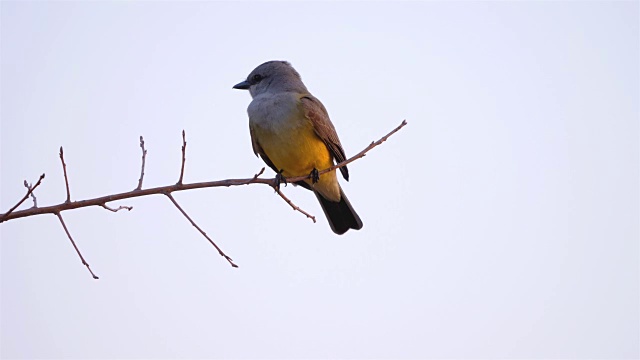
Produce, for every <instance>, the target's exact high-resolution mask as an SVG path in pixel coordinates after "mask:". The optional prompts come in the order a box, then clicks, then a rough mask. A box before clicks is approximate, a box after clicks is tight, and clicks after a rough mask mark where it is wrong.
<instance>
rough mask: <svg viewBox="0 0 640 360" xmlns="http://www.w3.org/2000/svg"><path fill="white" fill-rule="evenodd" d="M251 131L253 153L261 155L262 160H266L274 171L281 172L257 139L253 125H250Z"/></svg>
mask: <svg viewBox="0 0 640 360" xmlns="http://www.w3.org/2000/svg"><path fill="white" fill-rule="evenodd" d="M249 133H250V134H251V146H252V147H253V153H254V154H256V156H260V157H261V158H262V161H264V163H265V164H267V165H268V166H269V167H270V168H272V169H273V171H275V172H280V170H279V169H278V168H276V166H275V165H273V162H271V160H270V159H269V157H268V156H267V154H266V153H265V152H264V150H262V146H260V144H259V143H258V141H257V140H256V137H255V136H253V129H252V128H251V127H249Z"/></svg>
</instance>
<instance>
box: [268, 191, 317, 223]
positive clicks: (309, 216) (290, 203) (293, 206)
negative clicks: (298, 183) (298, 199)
mask: <svg viewBox="0 0 640 360" xmlns="http://www.w3.org/2000/svg"><path fill="white" fill-rule="evenodd" d="M276 193H278V195H280V197H281V198H282V199H283V200H284V201H286V202H287V204H289V205H290V206H291V208H293V210H295V211H299V212H301V213H302V214H304V215H306V216H307V217H308V218H309V219H311V220H313V222H314V223H315V222H316V217H315V216H313V215H311V214H309V213H308V212H306V211H304V210H302V209H301V208H300V207H298V206H296V205H295V204H294V203H293V201H291V200H290V199H289V198H288V197H286V196H285V195H284V194H283V193H282V191H280V189H276Z"/></svg>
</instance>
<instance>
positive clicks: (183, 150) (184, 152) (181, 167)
mask: <svg viewBox="0 0 640 360" xmlns="http://www.w3.org/2000/svg"><path fill="white" fill-rule="evenodd" d="M186 153H187V138H186V137H185V133H184V130H182V165H181V166H180V178H179V179H178V184H180V185H182V178H183V177H184V163H185V162H186V161H187V156H186Z"/></svg>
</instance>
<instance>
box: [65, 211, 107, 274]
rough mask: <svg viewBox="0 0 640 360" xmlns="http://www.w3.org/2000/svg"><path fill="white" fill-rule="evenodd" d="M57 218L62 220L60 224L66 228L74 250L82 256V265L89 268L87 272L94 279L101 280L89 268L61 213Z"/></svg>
mask: <svg viewBox="0 0 640 360" xmlns="http://www.w3.org/2000/svg"><path fill="white" fill-rule="evenodd" d="M55 214H56V216H58V219H60V223H61V224H62V227H63V228H64V232H66V233H67V236H68V237H69V240H71V245H73V248H74V249H76V252H77V253H78V256H80V260H81V261H82V265H84V266H86V267H87V270H89V272H90V273H91V276H93V278H94V279H96V280H97V279H99V277H97V276H96V274H94V273H93V271H91V268H90V267H89V263H87V262H86V260H85V259H84V257H82V254H81V253H80V249H78V246H76V242H75V241H73V238H72V237H71V234H70V233H69V229H67V225H66V224H65V223H64V220H62V215H60V213H59V212H57V213H55Z"/></svg>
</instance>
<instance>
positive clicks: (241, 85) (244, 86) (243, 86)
mask: <svg viewBox="0 0 640 360" xmlns="http://www.w3.org/2000/svg"><path fill="white" fill-rule="evenodd" d="M249 86H251V84H249V82H248V81H246V80H245V81H243V82H241V83H237V84H235V85H233V88H234V89H239V90H247V89H248V88H249Z"/></svg>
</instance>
